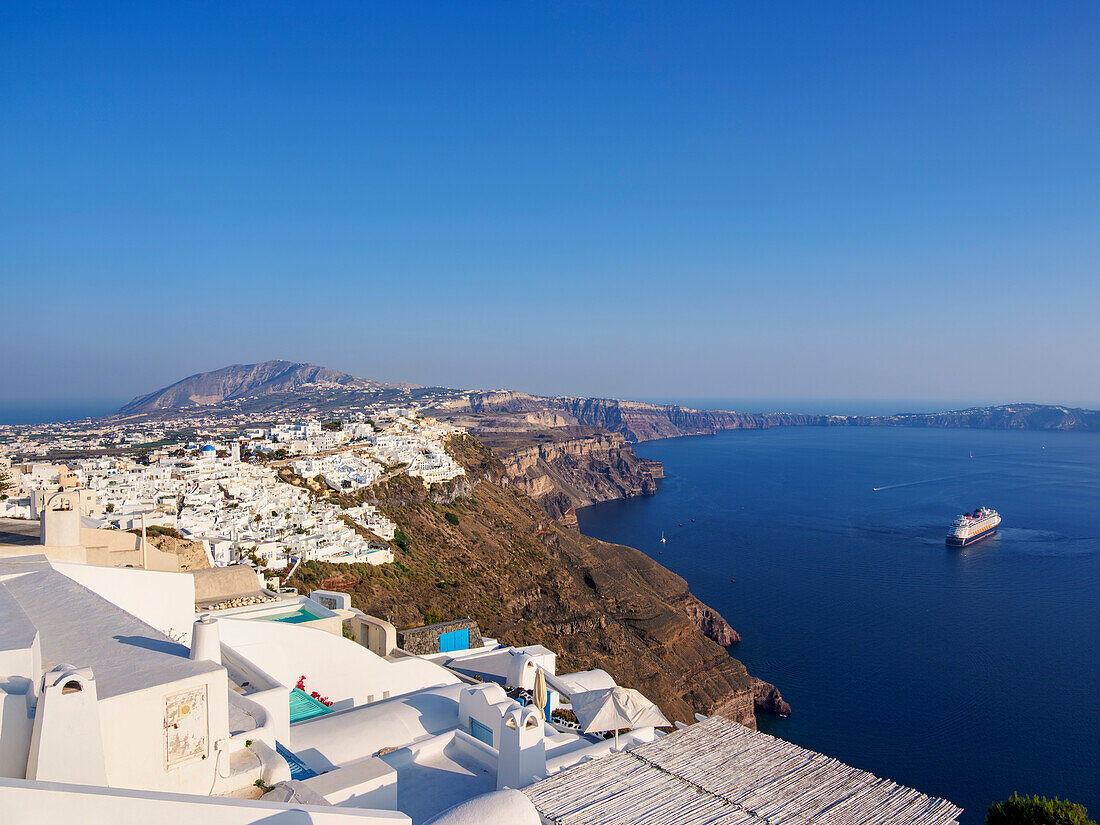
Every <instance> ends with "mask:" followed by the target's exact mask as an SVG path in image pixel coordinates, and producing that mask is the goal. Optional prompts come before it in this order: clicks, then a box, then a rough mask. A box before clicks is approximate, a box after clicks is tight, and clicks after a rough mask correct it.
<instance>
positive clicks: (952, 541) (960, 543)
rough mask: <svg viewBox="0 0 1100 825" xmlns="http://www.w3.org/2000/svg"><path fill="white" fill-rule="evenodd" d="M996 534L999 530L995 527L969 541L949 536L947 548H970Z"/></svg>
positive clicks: (972, 537)
mask: <svg viewBox="0 0 1100 825" xmlns="http://www.w3.org/2000/svg"><path fill="white" fill-rule="evenodd" d="M996 532H997V528H996V527H993V528H990V529H989V530H986V531H985V532H984V533H979V534H978V535H976V536H971V537H970V538H968V539H960V538H958V537H957V536H948V537H947V546H948V547H969V546H970V545H971V544H977V543H978V542H979V541H981V540H982V539H987V538H989V537H990V536H992V535H993V534H994V533H996Z"/></svg>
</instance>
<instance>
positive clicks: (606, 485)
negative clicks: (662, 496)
mask: <svg viewBox="0 0 1100 825" xmlns="http://www.w3.org/2000/svg"><path fill="white" fill-rule="evenodd" d="M479 438H480V439H481V440H482V441H483V442H484V443H485V444H486V445H487V446H488V447H490V448H491V449H492V450H493V452H494V454H495V455H496V456H497V457H498V458H500V460H501V462H502V463H503V466H504V470H505V472H506V473H507V475H508V478H509V479H511V481H512V483H513V484H514V485H516V486H517V487H519V489H521V490H523V492H525V493H526V494H527V495H529V496H531V498H533V499H535V500H536V501H538V502H539V503H540V504H541V505H542V507H543V509H544V510H546V511H547V513H548V514H549V515H551V516H553V517H554V518H560V517H562V516H563V515H564V514H565V513H566V512H567V511H568V510H569V509H570V508H575V507H585V506H587V505H589V504H593V503H595V502H598V501H608V500H609V499H616V498H629V497H631V496H640V495H650V494H652V493H655V492H657V480H658V479H660V478H663V477H664V470H663V468H662V467H661V463H660V462H659V461H650V460H648V459H644V458H640V457H639V456H638V455H636V454H635V453H634V451H633V450H632V449H631V448H630V445H629V444H627V443H626V439H625V438H624V437H623V436H622V435H621V434H619V433H610V432H606V431H604V430H597V429H595V428H591V427H562V428H559V429H552V430H547V429H537V430H531V431H524V432H518V433H517V432H510V433H506V434H505V433H499V432H488V433H479Z"/></svg>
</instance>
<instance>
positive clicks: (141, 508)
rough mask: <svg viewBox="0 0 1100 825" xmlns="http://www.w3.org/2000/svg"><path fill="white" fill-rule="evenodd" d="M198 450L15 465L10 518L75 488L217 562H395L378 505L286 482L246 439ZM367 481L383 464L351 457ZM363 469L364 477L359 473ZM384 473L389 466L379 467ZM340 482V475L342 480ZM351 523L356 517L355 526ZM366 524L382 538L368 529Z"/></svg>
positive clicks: (94, 513) (128, 523) (111, 519)
mask: <svg viewBox="0 0 1100 825" xmlns="http://www.w3.org/2000/svg"><path fill="white" fill-rule="evenodd" d="M192 452H193V453H194V454H193V455H188V456H186V457H172V456H169V455H166V454H164V455H160V456H157V457H156V458H155V460H154V461H153V462H152V463H150V464H149V465H145V464H138V463H136V462H134V461H132V460H129V459H125V458H94V459H79V460H77V461H73V462H70V463H69V464H49V463H45V462H33V463H17V464H11V463H10V462H5V463H8V464H9V465H10V466H9V467H8V469H7V473H8V475H9V477H10V479H11V484H12V490H11V492H10V494H9V496H8V498H7V499H4V500H0V517H15V518H37V517H38V516H39V513H40V512H41V509H42V507H43V504H44V501H45V498H46V497H47V496H48V495H49V494H50V493H53V492H56V491H57V490H59V489H64V490H67V491H71V492H72V494H73V495H74V496H76V498H77V500H78V502H79V509H80V512H81V515H82V516H84V517H86V518H88V519H91V520H94V521H95V522H98V523H99V524H102V525H104V526H112V527H115V528H117V529H120V530H132V529H138V528H148V527H154V526H162V527H170V528H173V529H175V530H178V531H179V533H180V534H181V535H182V536H183V537H184V538H187V539H191V540H193V541H198V542H201V543H202V544H203V547H204V548H205V550H206V552H207V557H208V559H209V562H210V564H211V565H213V566H224V565H228V564H234V563H237V562H239V561H241V560H252V561H255V562H256V563H258V564H260V565H262V566H263V567H265V568H268V569H270V570H282V569H285V568H287V566H288V565H289V564H291V563H293V562H292V560H294V559H297V560H304V561H308V560H311V559H317V560H323V561H333V562H366V563H369V564H386V563H389V562H392V561H393V551H392V550H391V549H390V548H389V546H388V545H387V544H386V543H385V542H387V541H390V540H392V539H393V537H394V534H395V530H396V525H394V523H393V522H392V521H390V520H389V519H387V518H385V517H384V516H383V515H382V514H381V513H380V512H379V511H378V510H377V509H376V508H375V507H373V506H371V505H369V504H364V505H361V506H359V507H355V508H352V509H343V508H341V507H339V506H337V505H336V504H333V503H330V502H328V501H324V500H321V499H315V498H313V497H311V496H310V495H309V493H308V492H306V491H305V490H302V489H300V488H298V487H295V486H293V485H290V484H286V483H283V482H282V481H280V480H279V478H278V475H277V473H276V471H275V470H274V469H272V468H271V467H269V466H267V465H264V464H252V463H250V462H247V461H241V459H240V447H239V445H238V443H237V442H231V443H230V444H229V445H226V446H224V447H223V448H221V449H219V448H218V447H217V446H215V445H206V446H203V447H202V448H200V449H198V450H195V451H192ZM334 464H339V466H341V467H345V468H346V470H347V472H344V471H343V470H342V471H341V475H339V476H338V477H337V476H334V478H333V480H334V481H337V486H341V485H340V480H342V479H344V478H352V479H355V481H356V482H362V483H361V484H357V485H356V486H357V487H361V486H365V484H369V483H370V481H372V480H374V478H376V477H377V472H372V471H371V469H372V468H377V465H376V464H375V463H374V462H369V460H360V459H356V458H349V459H346V460H345V461H344V462H343V463H341V462H340V461H338V460H337V461H335V462H334ZM356 468H358V471H362V472H361V474H360V475H358V476H356V475H352V473H353V472H356V471H357V470H356ZM379 469H380V468H379ZM338 479H339V480H338ZM349 521H350V522H351V523H349ZM356 526H358V527H359V528H361V529H362V530H365V531H368V532H369V533H370V534H372V535H374V536H376V537H377V538H376V539H371V538H370V537H369V536H367V535H363V534H362V533H361V532H360V531H359V530H357V529H356Z"/></svg>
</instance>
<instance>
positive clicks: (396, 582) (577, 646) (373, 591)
mask: <svg viewBox="0 0 1100 825" xmlns="http://www.w3.org/2000/svg"><path fill="white" fill-rule="evenodd" d="M563 449H569V448H563ZM451 451H452V454H453V455H454V456H455V457H456V459H458V460H459V461H460V462H461V463H462V464H463V465H464V466H465V467H466V470H467V475H466V477H464V478H461V479H457V480H456V481H455V482H453V483H451V484H447V485H433V486H432V488H431V490H430V491H428V490H425V489H424V487H423V485H422V484H421V483H420V482H419V481H417V480H413V479H409V478H408V477H406V476H397V477H394V478H391V479H389V480H387V481H386V482H383V483H381V484H379V485H376V487H374V488H371V490H370V495H371V498H372V500H373V501H374V502H375V503H376V504H377V505H378V506H379V507H380V508H382V510H383V511H384V512H385V513H386V514H387V515H388V516H389V517H390V518H392V519H393V520H394V521H396V522H397V524H398V525H399V526H400V528H401V530H402V533H403V534H404V536H405V537H406V538H407V547H405V548H401V547H396V548H395V556H396V558H397V561H396V563H395V564H392V565H383V566H380V567H374V566H371V565H365V564H364V565H331V564H325V563H321V562H307V563H305V564H303V565H302V566H301V567H300V568H299V571H298V574H297V576H296V579H295V580H294V581H293V582H292V583H294V584H297V586H299V587H302V588H305V589H307V590H308V589H310V588H315V587H324V588H328V589H336V590H343V591H346V592H350V593H351V594H352V599H353V603H354V605H355V606H356V607H357V608H359V609H361V610H364V611H365V612H367V613H371V614H373V615H376V616H382V617H388V618H389V619H390V620H391V621H393V622H394V623H395V624H397V626H398V627H409V626H416V625H421V624H426V623H430V622H433V621H438V620H441V619H456V618H464V617H470V618H472V619H475V620H476V621H477V622H478V625H479V626H480V627H481V628H482V630H483V632H485V633H486V634H487V635H489V636H493V637H496V638H498V639H500V640H501V641H502V642H505V643H507V644H536V643H537V644H545V645H546V646H547V647H549V648H551V649H553V650H555V651H557V652H558V654H559V660H558V661H559V664H558V671H559V672H560V673H567V672H570V671H573V670H577V669H587V668H594V667H598V668H603V669H604V670H607V671H608V672H609V673H611V674H612V676H614V677H615V679H616V680H617V681H618V682H619V683H620V684H623V685H627V686H631V687H636V688H638V689H640V690H643V691H644V692H645V693H646V694H647V695H648V696H650V697H651V698H652V699H653V700H654V701H656V702H657V703H658V704H659V705H660V706H661V708H662V710H663V711H664V712H665V714H666V715H667V716H668V718H669V719H672V720H682V721H688V720H690V719H691V717H692V714H693V713H696V712H699V713H706V714H711V713H723V714H725V715H728V716H729V717H730V718H733V719H736V720H738V721H740V722H741V723H743V724H745V725H748V726H750V727H751V726H755V716H754V708H755V706H756V689H755V688H754V686H753V682H752V678H751V677H750V676H749V674H748V673H747V672H746V670H745V667H744V665H742V664H741V663H740V662H739V661H737V660H736V659H734V658H732V657H731V656H730V655H729V653H728V652H727V651H726V649H725V647H723V646H722V645H721V644H719V643H717V642H715V641H713V639H712V638H708V635H707V634H708V633H710V634H712V635H714V636H717V637H718V638H720V639H721V640H722V641H724V642H728V641H730V639H731V638H733V637H735V636H736V634H735V633H733V631H732V628H729V625H728V624H726V623H725V622H724V620H721V617H720V616H718V614H717V613H715V612H714V611H711V610H710V609H709V608H707V607H706V606H705V605H702V604H701V603H700V602H699V601H698V600H697V599H696V598H695V597H694V596H692V595H691V593H690V591H689V590H688V587H687V583H686V582H685V581H684V580H683V579H682V578H680V577H679V576H677V575H676V574H674V573H672V572H671V571H669V570H666V569H665V568H664V567H662V566H661V565H659V564H658V563H657V562H655V561H653V560H652V559H650V558H649V557H648V556H646V555H645V554H644V553H641V552H639V551H638V550H635V549H633V548H630V547H623V546H619V545H612V544H607V543H605V542H601V541H597V540H596V539H592V538H589V537H587V536H583V535H581V534H580V533H578V532H577V531H576V530H572V529H569V528H566V527H564V526H562V525H560V524H557V523H554V522H552V521H550V520H549V519H548V518H547V514H546V513H545V511H543V509H542V508H541V507H540V506H539V504H538V503H537V502H535V500H534V499H532V498H531V497H530V496H528V495H527V494H526V493H525V492H523V490H522V485H519V484H512V483H510V475H509V473H508V471H507V470H506V468H505V466H504V464H503V463H502V462H501V461H500V460H499V459H497V458H496V457H495V456H494V455H493V454H492V453H491V452H490V451H489V450H488V449H487V448H486V447H485V446H484V445H482V444H480V443H479V442H478V441H477V440H476V439H474V438H472V437H469V436H464V437H460V438H456V439H454V440H453V442H452V444H451ZM536 461H537V459H536ZM448 514H449V515H450V516H451V517H452V520H450V521H449V520H448V519H447V515H448ZM453 520H457V522H458V523H457V524H453V523H452V521H453ZM700 628H702V630H701V629H700ZM731 634H732V636H731Z"/></svg>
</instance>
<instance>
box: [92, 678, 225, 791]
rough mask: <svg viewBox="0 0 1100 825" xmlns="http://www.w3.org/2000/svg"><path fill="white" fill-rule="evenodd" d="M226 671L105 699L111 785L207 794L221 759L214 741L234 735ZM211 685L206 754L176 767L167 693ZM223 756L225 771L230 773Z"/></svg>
mask: <svg viewBox="0 0 1100 825" xmlns="http://www.w3.org/2000/svg"><path fill="white" fill-rule="evenodd" d="M227 684H228V683H227V680H226V674H225V671H224V670H215V671H212V672H210V673H203V674H200V675H199V676H193V677H190V678H188V679H181V680H179V681H178V682H172V683H171V684H166V685H157V686H156V687H153V688H147V689H145V690H141V691H135V692H133V693H124V694H120V695H118V696H112V697H110V698H107V699H101V700H100V702H99V718H100V724H101V729H102V732H103V753H104V756H105V757H106V761H107V784H109V785H110V786H111V787H113V788H135V789H142V790H158V791H173V792H180V793H195V794H208V793H210V791H211V788H212V787H213V785H214V767H215V763H216V762H217V761H218V760H217V759H216V758H215V757H216V755H217V754H216V752H215V749H214V743H215V742H216V741H217V740H219V739H226V738H228V737H229V693H228V688H227ZM200 685H206V707H207V714H208V717H207V718H208V720H209V721H208V726H207V742H206V753H207V758H206V759H201V758H198V757H196V758H194V759H192V760H190V761H188V762H184V763H182V764H180V765H177V766H175V767H173V768H170V769H169V768H167V767H166V765H165V740H164V736H165V734H164V709H165V699H166V698H167V697H168V695H170V694H173V693H178V692H180V691H184V690H187V689H188V688H192V687H198V686H200ZM228 756H229V755H228V754H224V755H223V756H222V757H221V761H222V763H223V764H222V765H221V772H222V774H223V775H226V774H228V773H229V768H228V766H227V765H226V764H224V763H225V762H227V761H228Z"/></svg>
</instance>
